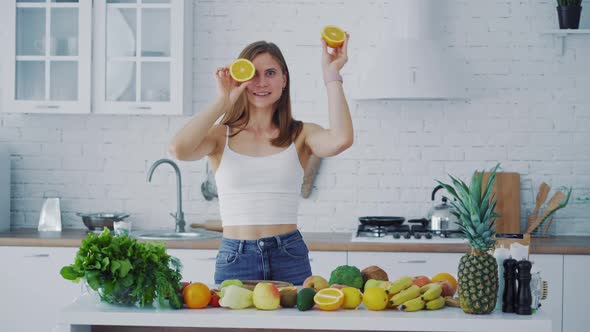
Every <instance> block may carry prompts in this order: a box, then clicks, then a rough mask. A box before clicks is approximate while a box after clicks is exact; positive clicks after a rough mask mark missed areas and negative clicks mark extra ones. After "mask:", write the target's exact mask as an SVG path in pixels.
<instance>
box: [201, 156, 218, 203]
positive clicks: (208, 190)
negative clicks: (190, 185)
mask: <svg viewBox="0 0 590 332" xmlns="http://www.w3.org/2000/svg"><path fill="white" fill-rule="evenodd" d="M201 193H202V194H203V197H205V199H206V200H208V201H210V200H213V198H216V197H217V186H216V185H215V176H214V175H213V171H212V170H210V169H209V160H207V161H205V181H204V182H203V183H201Z"/></svg>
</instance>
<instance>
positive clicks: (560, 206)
mask: <svg viewBox="0 0 590 332" xmlns="http://www.w3.org/2000/svg"><path fill="white" fill-rule="evenodd" d="M571 195H572V188H570V190H569V191H568V192H567V195H566V197H565V200H563V201H562V202H561V204H559V206H558V207H557V209H555V211H553V213H552V215H551V217H549V218H548V219H547V221H546V222H545V225H544V226H543V235H547V232H548V231H549V226H551V223H552V222H553V219H554V217H555V212H556V211H557V210H559V209H563V208H564V207H565V206H566V205H567V203H568V202H569V200H570V197H571Z"/></svg>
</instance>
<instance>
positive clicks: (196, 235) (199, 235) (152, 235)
mask: <svg viewBox="0 0 590 332" xmlns="http://www.w3.org/2000/svg"><path fill="white" fill-rule="evenodd" d="M131 236H133V237H135V238H137V239H141V240H170V241H172V240H204V239H214V238H218V237H221V233H219V232H212V231H208V230H197V231H190V232H184V233H176V232H174V231H137V232H135V233H133V234H132V235H131Z"/></svg>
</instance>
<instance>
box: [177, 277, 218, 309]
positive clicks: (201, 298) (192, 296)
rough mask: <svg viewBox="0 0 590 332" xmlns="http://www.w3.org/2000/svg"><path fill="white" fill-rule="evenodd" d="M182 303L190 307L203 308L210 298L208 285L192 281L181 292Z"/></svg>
mask: <svg viewBox="0 0 590 332" xmlns="http://www.w3.org/2000/svg"><path fill="white" fill-rule="evenodd" d="M182 296H183V298H184V304H185V305H186V306H187V307H188V308H190V309H201V308H205V307H206V306H207V305H208V304H209V301H210V300H211V291H210V290H209V287H207V285H205V284H204V283H201V282H193V283H192V284H190V285H188V286H186V287H185V289H184V291H183V292H182Z"/></svg>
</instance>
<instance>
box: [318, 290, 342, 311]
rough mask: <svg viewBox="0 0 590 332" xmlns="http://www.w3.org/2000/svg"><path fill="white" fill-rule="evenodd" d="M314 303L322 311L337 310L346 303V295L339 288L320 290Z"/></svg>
mask: <svg viewBox="0 0 590 332" xmlns="http://www.w3.org/2000/svg"><path fill="white" fill-rule="evenodd" d="M313 302H315V305H316V306H317V307H318V308H320V309H321V310H326V311H332V310H337V309H338V308H340V307H341V306H342V303H343V302H344V293H342V291H341V290H340V289H338V288H324V289H320V290H319V291H318V292H317V293H316V295H315V296H314V297H313Z"/></svg>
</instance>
